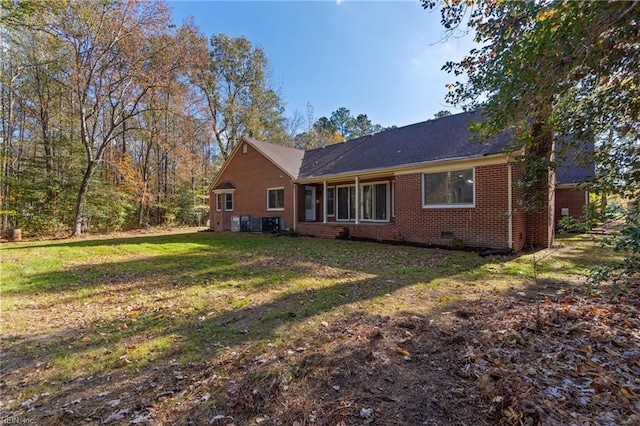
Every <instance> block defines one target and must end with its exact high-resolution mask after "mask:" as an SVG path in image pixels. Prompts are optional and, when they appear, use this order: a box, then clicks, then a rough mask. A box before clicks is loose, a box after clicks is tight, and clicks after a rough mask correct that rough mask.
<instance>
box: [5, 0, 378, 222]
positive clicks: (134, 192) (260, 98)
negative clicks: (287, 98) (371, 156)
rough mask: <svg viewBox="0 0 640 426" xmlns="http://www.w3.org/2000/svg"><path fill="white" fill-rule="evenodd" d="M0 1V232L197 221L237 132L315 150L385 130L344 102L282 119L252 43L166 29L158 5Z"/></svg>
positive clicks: (189, 28)
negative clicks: (324, 113) (321, 112)
mask: <svg viewBox="0 0 640 426" xmlns="http://www.w3.org/2000/svg"><path fill="white" fill-rule="evenodd" d="M1 6H2V14H1V17H0V19H1V22H0V23H1V24H2V29H1V30H0V31H1V32H0V35H1V43H2V57H3V60H2V65H1V74H0V90H1V108H2V110H1V112H2V118H1V125H0V127H1V132H2V133H1V139H0V143H1V148H0V149H1V152H0V169H1V170H0V172H1V184H0V202H1V206H0V215H1V221H0V231H1V232H2V233H3V234H4V233H5V232H6V231H7V230H8V229H11V228H21V229H22V232H23V233H24V234H26V235H65V234H66V235H68V234H69V233H72V234H73V235H79V234H81V233H82V232H85V231H86V230H88V229H90V230H92V231H114V230H120V229H131V228H141V227H145V226H150V225H164V224H174V223H177V224H190V225H194V224H204V223H205V221H206V218H207V216H208V203H207V197H208V194H207V187H208V184H209V182H210V181H211V180H212V178H213V176H214V173H215V172H216V170H217V168H218V167H219V165H220V164H221V162H222V161H224V159H226V158H227V156H228V155H229V153H230V152H231V151H232V150H233V148H234V146H235V144H236V143H237V141H238V140H239V139H240V138H242V137H243V136H250V137H254V138H257V139H261V140H268V141H271V142H275V143H280V144H283V145H288V146H297V147H300V148H313V147H318V146H322V145H324V144H329V143H335V142H340V141H343V140H345V139H350V138H354V137H358V136H362V135H365V134H369V133H372V132H377V131H380V130H382V127H381V126H379V125H375V124H373V123H372V122H371V120H369V118H368V117H367V116H366V114H360V115H358V116H356V117H353V116H352V115H351V113H350V111H349V110H348V109H346V108H344V107H343V108H339V109H338V110H336V111H334V113H333V114H332V115H331V116H330V117H329V118H327V117H321V118H319V119H316V118H315V117H314V114H313V108H312V106H311V105H310V104H309V105H308V106H307V111H305V113H304V114H302V113H299V112H296V113H294V114H293V116H290V117H286V116H285V109H284V104H283V101H282V99H281V97H280V94H279V90H278V88H276V87H274V85H273V84H272V83H271V81H270V74H269V73H270V68H269V62H268V58H267V55H266V53H265V52H264V51H263V50H262V49H261V48H259V47H255V46H253V45H252V44H251V42H250V41H249V40H247V39H246V38H244V37H239V38H230V37H228V36H226V35H224V34H214V35H211V36H210V37H208V36H207V35H205V34H203V33H202V32H201V31H200V30H199V28H198V27H197V26H196V25H195V24H194V23H193V22H192V21H186V22H184V23H183V24H182V25H180V26H176V25H175V24H174V23H173V22H172V21H171V15H170V10H169V8H168V6H167V5H166V4H165V3H163V2H162V1H144V0H104V1H80V2H75V1H74V2H58V1H53V0H48V1H12V0H3V1H2V3H1Z"/></svg>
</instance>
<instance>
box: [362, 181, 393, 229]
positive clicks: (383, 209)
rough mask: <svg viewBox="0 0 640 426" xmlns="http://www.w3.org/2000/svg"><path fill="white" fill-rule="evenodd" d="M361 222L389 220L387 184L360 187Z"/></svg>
mask: <svg viewBox="0 0 640 426" xmlns="http://www.w3.org/2000/svg"><path fill="white" fill-rule="evenodd" d="M361 191H362V192H361V194H362V204H361V205H362V212H361V217H362V220H370V221H387V220H389V202H388V201H389V196H388V194H389V184H388V183H386V182H385V183H374V184H364V185H362V186H361Z"/></svg>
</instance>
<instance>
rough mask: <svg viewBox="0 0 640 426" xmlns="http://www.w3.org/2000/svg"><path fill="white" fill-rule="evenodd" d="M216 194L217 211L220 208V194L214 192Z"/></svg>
mask: <svg viewBox="0 0 640 426" xmlns="http://www.w3.org/2000/svg"><path fill="white" fill-rule="evenodd" d="M215 195H216V211H217V212H219V211H220V210H222V194H215Z"/></svg>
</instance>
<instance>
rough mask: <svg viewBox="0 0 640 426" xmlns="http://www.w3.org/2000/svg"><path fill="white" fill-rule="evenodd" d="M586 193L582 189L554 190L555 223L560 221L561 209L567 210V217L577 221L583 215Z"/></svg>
mask: <svg viewBox="0 0 640 426" xmlns="http://www.w3.org/2000/svg"><path fill="white" fill-rule="evenodd" d="M587 194H588V191H587V190H586V189H584V188H558V189H556V223H558V221H559V220H561V219H562V217H563V216H562V208H568V209H569V216H571V217H572V218H573V219H575V220H579V219H580V218H581V216H582V214H583V213H584V207H585V201H586V199H587Z"/></svg>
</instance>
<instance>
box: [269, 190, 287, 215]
mask: <svg viewBox="0 0 640 426" xmlns="http://www.w3.org/2000/svg"><path fill="white" fill-rule="evenodd" d="M280 189H281V190H282V202H283V203H284V186H278V187H274V188H267V211H269V212H282V211H284V206H283V207H273V208H271V207H269V191H278V190H280Z"/></svg>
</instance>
